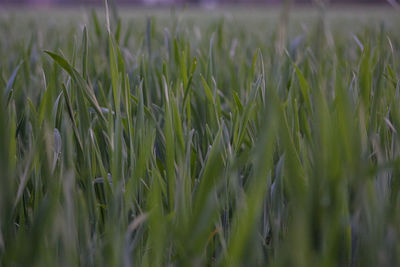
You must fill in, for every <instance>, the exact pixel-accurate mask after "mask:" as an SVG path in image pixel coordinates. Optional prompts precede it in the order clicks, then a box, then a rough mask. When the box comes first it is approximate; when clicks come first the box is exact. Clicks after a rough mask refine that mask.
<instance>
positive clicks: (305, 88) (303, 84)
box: [293, 64, 312, 115]
mask: <svg viewBox="0 0 400 267" xmlns="http://www.w3.org/2000/svg"><path fill="white" fill-rule="evenodd" d="M293 66H294V68H295V70H296V75H297V78H298V79H299V84H300V91H301V94H302V95H303V98H304V101H305V103H306V107H307V110H308V112H309V114H310V115H311V114H312V109H311V102H310V86H309V84H308V82H307V80H306V78H304V75H303V72H302V71H301V70H300V69H299V67H298V66H297V65H295V64H293Z"/></svg>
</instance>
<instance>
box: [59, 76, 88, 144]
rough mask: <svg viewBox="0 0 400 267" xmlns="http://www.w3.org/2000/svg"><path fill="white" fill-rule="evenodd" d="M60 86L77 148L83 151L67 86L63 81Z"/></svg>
mask: <svg viewBox="0 0 400 267" xmlns="http://www.w3.org/2000/svg"><path fill="white" fill-rule="evenodd" d="M61 88H62V92H63V95H64V100H65V103H66V104H67V111H68V115H69V118H70V119H71V122H72V128H73V130H74V134H75V137H76V139H77V141H78V144H79V148H80V149H81V151H82V152H83V151H84V150H83V144H82V141H81V138H80V135H79V130H78V127H77V124H76V121H75V117H74V111H73V109H72V104H71V101H70V98H69V96H68V91H67V88H66V87H65V85H64V83H63V84H62V86H61Z"/></svg>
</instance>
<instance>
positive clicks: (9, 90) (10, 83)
mask: <svg viewBox="0 0 400 267" xmlns="http://www.w3.org/2000/svg"><path fill="white" fill-rule="evenodd" d="M22 63H23V61H20V62H19V63H18V65H17V67H15V69H14V71H13V72H12V74H11V76H10V79H8V82H7V85H6V89H5V92H4V95H5V97H4V99H6V101H7V105H6V106H8V104H9V103H10V100H11V95H12V88H13V86H14V83H15V78H16V77H17V74H18V70H19V68H20V67H21V65H22Z"/></svg>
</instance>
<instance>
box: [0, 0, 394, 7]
mask: <svg viewBox="0 0 400 267" xmlns="http://www.w3.org/2000/svg"><path fill="white" fill-rule="evenodd" d="M283 1H284V0H115V2H116V3H118V4H126V5H130V4H131V5H171V4H182V5H183V4H190V5H224V4H279V3H281V2H283ZM313 1H314V0H293V2H294V3H301V4H303V3H304V4H307V3H312V2H313ZM393 1H395V0H330V1H329V3H331V4H340V5H344V4H359V3H363V4H387V3H388V2H389V3H390V2H393ZM103 2H104V1H103V0H0V5H1V4H7V5H35V6H57V5H82V4H83V5H102V4H103Z"/></svg>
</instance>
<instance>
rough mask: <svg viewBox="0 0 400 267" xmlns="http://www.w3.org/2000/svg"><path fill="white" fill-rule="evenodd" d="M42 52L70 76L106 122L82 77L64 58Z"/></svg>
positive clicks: (92, 93) (89, 87) (48, 52)
mask: <svg viewBox="0 0 400 267" xmlns="http://www.w3.org/2000/svg"><path fill="white" fill-rule="evenodd" d="M44 52H45V53H46V54H48V55H49V56H50V57H51V58H52V59H53V60H54V61H55V62H56V63H57V64H58V65H59V66H60V67H62V68H63V69H64V70H65V71H66V72H67V73H68V74H69V75H70V76H71V78H72V79H73V80H74V82H75V83H76V84H77V85H78V86H79V88H80V89H81V90H82V91H83V93H84V95H85V96H86V98H87V99H88V100H89V102H90V104H92V105H93V107H94V108H95V110H96V113H97V115H99V117H100V118H101V119H102V121H103V122H106V118H105V117H104V115H103V112H102V110H101V108H100V105H99V103H98V102H97V99H96V96H95V94H94V92H93V89H92V88H91V86H90V85H89V84H88V83H87V82H86V81H85V79H83V77H82V76H81V75H80V74H79V72H78V71H77V70H76V69H75V68H73V67H72V66H71V65H70V64H69V63H68V61H67V60H66V59H65V58H64V57H62V56H60V55H58V54H55V53H53V52H50V51H44Z"/></svg>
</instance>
